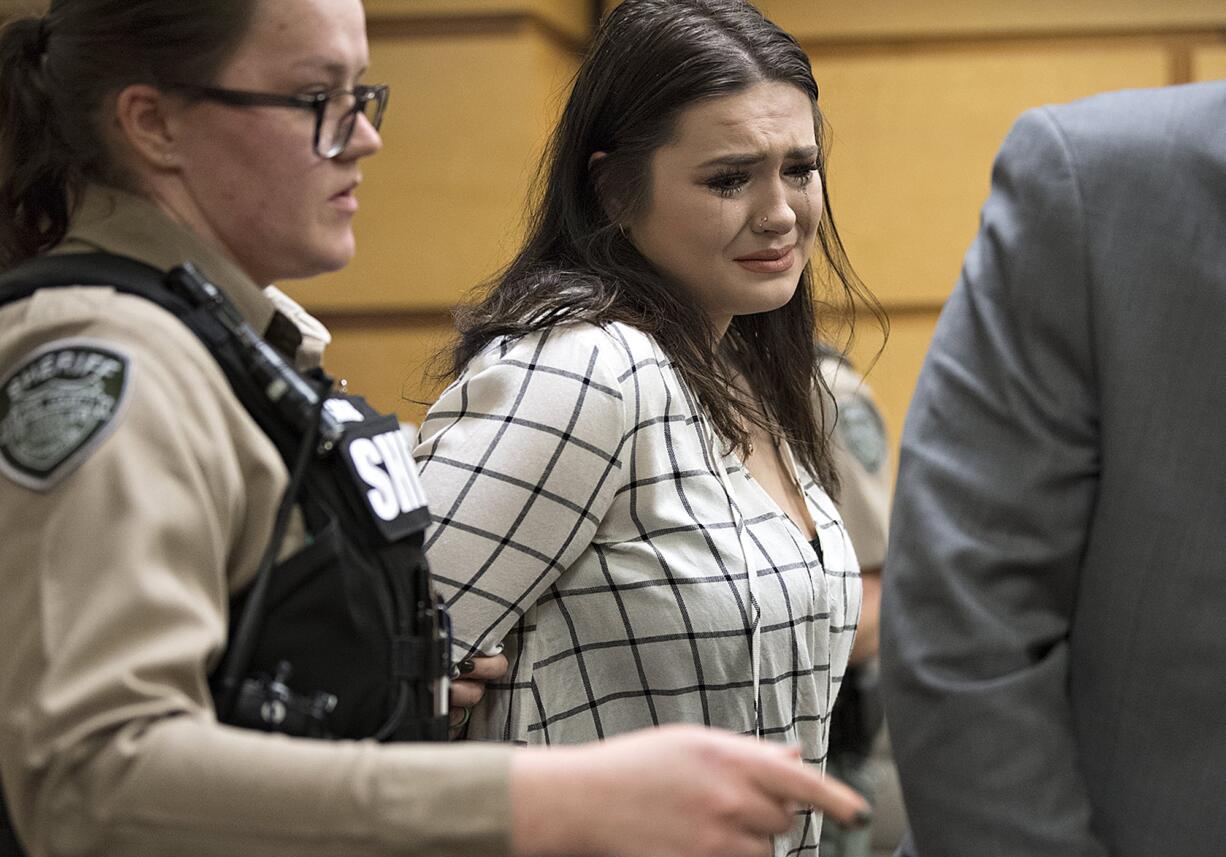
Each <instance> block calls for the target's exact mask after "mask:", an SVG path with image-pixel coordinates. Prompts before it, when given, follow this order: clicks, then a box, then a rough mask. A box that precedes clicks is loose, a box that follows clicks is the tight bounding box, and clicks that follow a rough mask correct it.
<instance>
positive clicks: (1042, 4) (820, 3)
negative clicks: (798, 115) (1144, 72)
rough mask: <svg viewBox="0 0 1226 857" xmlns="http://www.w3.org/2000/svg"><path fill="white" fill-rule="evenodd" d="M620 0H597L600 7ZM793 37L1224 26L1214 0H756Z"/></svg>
mask: <svg viewBox="0 0 1226 857" xmlns="http://www.w3.org/2000/svg"><path fill="white" fill-rule="evenodd" d="M620 2H621V0H603V6H604V8H605V9H606V10H608V9H612V8H613V7H614V6H616V5H618V3H620ZM755 5H756V6H757V7H758V8H759V9H761V10H762V11H763V12H764V13H765V14H766V15H767V17H769V18H771V20H773V21H775V22H776V23H777V24H779V26H781V27H783V28H784V29H785V30H787V31H788V32H790V33H792V34H793V35H795V36H796V37H797V38H798V39H800V40H802V41H804V40H812V39H817V38H821V39H842V40H846V39H855V40H881V39H887V40H892V39H908V40H909V39H916V38H922V39H931V38H945V37H954V38H968V37H983V36H987V37H991V38H999V37H1001V36H1002V35H1009V36H1015V35H1033V34H1036V33H1043V34H1050V33H1086V32H1090V33H1105V32H1110V33H1120V32H1147V33H1152V32H1159V31H1163V32H1169V31H1182V30H1203V29H1206V28H1212V27H1221V26H1226V6H1224V5H1223V4H1221V3H1220V2H1217V0H1163V2H1154V0H1076V2H1068V0H1026V2H1024V3H1002V2H1000V0H920V2H916V0H872V2H867V3H866V2H864V0H756V2H755Z"/></svg>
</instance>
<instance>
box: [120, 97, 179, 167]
mask: <svg viewBox="0 0 1226 857" xmlns="http://www.w3.org/2000/svg"><path fill="white" fill-rule="evenodd" d="M182 109H183V105H182V102H180V101H179V100H178V99H177V98H174V97H173V96H170V95H167V94H166V93H165V92H163V91H162V90H160V89H158V88H157V87H155V86H150V85H149V84H147V83H134V84H132V85H131V86H126V87H124V88H123V90H122V91H120V93H119V95H118V96H117V97H116V99H115V132H116V134H117V136H118V137H119V140H118V142H119V143H120V144H122V145H123V146H125V147H126V149H127V151H128V153H129V155H130V157H131V158H133V159H134V160H135V161H136V165H138V166H139V167H141V168H144V169H148V170H155V171H156V170H166V169H174V168H175V167H177V166H179V158H180V152H179V146H178V142H179V134H178V128H179V124H178V122H177V117H178V114H179V113H180V112H181V111H182Z"/></svg>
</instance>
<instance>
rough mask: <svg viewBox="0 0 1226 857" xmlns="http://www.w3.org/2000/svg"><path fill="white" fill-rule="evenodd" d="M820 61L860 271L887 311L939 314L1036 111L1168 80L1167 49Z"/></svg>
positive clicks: (848, 231) (834, 172)
mask: <svg viewBox="0 0 1226 857" xmlns="http://www.w3.org/2000/svg"><path fill="white" fill-rule="evenodd" d="M813 53H814V60H815V62H814V70H815V74H816V76H817V80H818V85H819V87H820V89H821V106H822V109H823V111H824V112H825V114H826V117H827V119H828V121H829V123H830V125H831V128H832V133H833V144H832V150H831V154H830V191H831V195H832V204H833V207H834V211H835V214H836V216H837V220H838V223H839V227H840V231H841V233H842V235H843V239H844V241H845V243H846V244H847V248H848V252H849V254H850V256H851V259H852V262H853V264H854V265H855V267H856V269H857V271H858V272H859V273H860V275H861V276H862V277H863V279H864V280H865V282H866V283H867V284H868V286H869V287H870V288H871V289H872V290H873V292H874V293H876V294H877V295H878V297H879V298H881V300H882V301H883V302H884V303H885V304H886V305H887V307H896V306H899V305H903V306H913V305H927V306H939V305H940V303H941V301H943V300H944V298H945V296H946V295H948V293H949V290H950V288H951V287H952V285H953V283H954V281H955V279H956V278H957V275H958V270H959V267H960V264H961V260H962V256H963V253H964V252H965V250H966V246H967V244H968V243H969V242H970V240H971V238H972V237H973V236H974V234H975V229H976V224H977V222H978V212H979V208H980V206H981V205H982V203H983V200H984V198H985V196H986V194H987V190H988V182H989V174H990V169H991V163H992V159H993V156H994V155H995V153H996V150H997V149H998V148H999V147H1000V143H1001V141H1002V140H1003V139H1004V137H1005V134H1006V133H1007V131H1008V129H1009V127H1010V126H1011V125H1012V123H1013V121H1014V120H1015V118H1016V117H1017V115H1018V114H1019V113H1020V112H1021V111H1022V110H1024V109H1026V108H1028V107H1033V106H1035V105H1039V104H1044V103H1048V102H1054V101H1068V100H1071V99H1074V98H1078V97H1080V96H1083V95H1089V94H1091V93H1094V92H1100V91H1103V90H1107V89H1117V88H1121V87H1127V86H1151V85H1158V84H1162V83H1164V82H1165V81H1166V76H1167V69H1168V61H1167V56H1166V54H1165V52H1164V51H1163V50H1162V49H1161V48H1158V47H1153V46H1146V45H1133V44H1130V43H1125V44H1122V45H1118V46H1116V45H1106V46H1101V47H1100V46H1097V45H1096V44H1094V43H1085V42H1080V41H1078V42H1076V43H1071V44H1070V43H1061V42H1055V43H1052V44H1036V45H1029V44H1027V45H1023V46H1016V47H1012V46H1011V47H1009V48H1008V49H999V48H997V49H988V48H975V49H961V50H939V51H927V50H925V51H898V52H894V51H883V52H875V51H874V52H864V53H861V52H858V51H854V50H853V51H839V50H834V49H829V50H825V51H822V52H820V53H819V52H813Z"/></svg>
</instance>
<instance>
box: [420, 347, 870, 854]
mask: <svg viewBox="0 0 1226 857" xmlns="http://www.w3.org/2000/svg"><path fill="white" fill-rule="evenodd" d="M722 449H723V448H722V446H721V445H720V444H719V443H718V442H717V441H716V439H715V436H714V434H713V433H712V430H711V429H710V427H709V423H708V421H707V420H706V419H705V418H704V417H703V416H702V414H701V413H700V411H699V410H698V408H697V402H696V400H695V399H694V398H693V397H692V396H691V395H690V393H689V391H688V390H687V388H686V387H685V385H684V384H683V383H682V382H681V379H680V377H679V376H678V375H677V373H676V372H675V371H674V370H673V369H672V367H671V365H670V363H669V361H668V359H667V358H666V357H665V355H664V354H663V352H661V351H660V349H659V347H658V346H657V345H656V343H655V341H654V340H653V339H652V338H651V337H649V336H647V335H646V334H643V333H642V332H640V331H637V330H635V329H633V328H630V327H627V326H624V325H617V324H614V325H610V326H608V327H607V328H603V329H602V328H597V327H594V326H592V325H586V324H572V325H563V326H559V327H556V328H553V329H551V330H549V331H546V332H544V333H541V334H536V335H533V336H529V337H525V338H522V339H520V340H518V341H515V342H510V343H508V342H501V343H496V344H494V345H492V346H490V348H488V349H487V350H486V351H485V352H484V353H483V354H481V355H479V356H478V357H477V358H476V359H475V360H474V361H473V362H472V363H471V364H470V366H469V367H468V369H467V371H466V372H465V373H464V375H463V376H462V377H461V378H460V379H458V380H457V381H456V382H455V383H454V384H452V385H451V386H450V387H449V388H448V389H447V390H446V391H444V393H443V394H442V396H441V397H440V398H439V400H438V402H437V403H436V404H435V405H434V407H433V408H432V409H431V411H430V413H429V414H428V415H427V417H426V420H425V422H424V423H423V425H422V428H421V435H420V443H419V446H418V448H417V451H416V454H417V458H418V462H419V464H420V466H421V471H422V479H423V480H424V483H425V487H426V492H427V494H428V496H429V497H430V505H431V510H432V511H433V513H434V517H435V522H436V525H437V526H436V527H435V529H434V530H433V532H432V533H431V534H430V537H429V539H428V540H427V543H426V549H427V552H428V556H429V559H430V563H431V567H432V569H433V570H434V573H435V575H436V578H437V581H438V586H439V589H440V591H441V592H442V594H443V596H444V597H445V598H446V599H447V601H448V603H449V604H450V605H451V610H452V615H453V619H454V624H455V633H456V647H455V652H454V655H455V657H456V658H457V659H459V658H463V657H467V656H468V655H470V654H472V653H473V652H476V651H486V652H490V651H494V650H495V649H496V648H497V646H498V645H499V644H500V643H503V644H504V645H505V652H506V654H507V656H508V658H509V659H510V662H511V669H510V672H509V673H508V676H507V679H506V680H505V681H504V682H503V683H500V684H496V685H492V686H491V689H490V692H489V693H488V694H487V695H486V698H485V700H484V701H483V702H482V704H481V705H480V706H479V707H478V708H477V710H475V711H474V712H473V717H472V720H471V725H470V737H475V738H487V739H496V740H504V741H513V742H518V743H531V744H549V743H566V744H571V743H578V742H581V741H588V740H592V739H597V738H603V737H607V736H610V735H614V734H618V733H621V732H626V731H629V730H632V729H636V728H640V727H643V726H651V725H656V724H661V723H673V722H689V723H706V724H710V725H713V726H720V727H723V728H726V729H731V730H733V731H735V732H741V733H745V734H754V733H755V732H756V733H758V734H760V735H762V736H763V737H766V738H769V739H772V740H778V741H789V742H796V743H798V744H799V745H800V746H801V747H802V748H803V752H804V755H805V757H806V758H807V759H808V760H809V761H811V762H814V763H819V764H820V763H824V760H825V748H826V731H827V719H828V716H829V712H830V706H831V704H832V703H833V699H834V694H835V691H836V689H837V686H838V684H839V682H840V681H841V679H842V674H843V670H844V667H845V665H846V662H847V656H848V653H849V651H850V648H851V642H852V636H853V634H854V631H855V622H856V618H857V616H858V615H859V609H860V583H859V572H858V568H857V565H856V560H855V555H854V553H853V552H852V549H851V546H850V542H849V540H848V538H847V536H846V533H845V531H844V529H843V524H842V522H841V521H840V520H839V518H838V514H837V512H836V511H835V509H834V505H833V504H832V503H831V501H830V499H829V498H828V497H827V496H826V495H825V493H824V492H823V491H822V490H821V489H820V488H819V487H818V486H817V485H816V484H815V482H814V481H813V479H812V478H811V477H809V476H808V474H805V473H801V474H800V478H801V482H802V485H803V488H804V491H805V495H806V498H807V500H808V505H809V511H810V513H811V514H812V516H813V520H814V522H815V523H816V524H817V527H818V530H819V538H820V543H821V553H822V559H821V560H819V558H818V555H817V553H816V552H815V551H814V550H813V548H812V547H811V546H810V545H809V544H808V543H807V542H806V540H805V538H804V536H803V535H802V534H801V533H800V531H799V530H797V529H796V527H795V526H794V525H793V524H792V522H791V521H790V520H788V519H787V517H786V516H785V515H784V514H783V513H782V512H781V511H780V510H779V509H778V507H777V506H776V505H775V504H774V502H773V501H772V500H770V498H769V497H768V496H767V494H766V492H765V491H764V490H763V489H762V488H761V487H759V486H758V485H757V484H756V483H754V482H753V480H752V478H751V477H750V476H749V474H748V472H747V471H746V470H745V469H744V468H743V466H742V465H741V463H740V462H739V460H737V459H736V457H735V456H732V455H725V454H723V452H722ZM721 468H722V470H723V473H722V474H721V472H720V469H721ZM747 569H748V570H750V571H752V573H753V574H754V575H755V580H754V586H753V587H752V589H753V591H752V592H751V591H750V590H751V587H750V585H749V582H750V581H749V575H748V573H747ZM755 636H756V637H757V638H758V643H757V645H758V646H759V648H760V652H759V658H758V660H759V680H758V682H757V685H758V686H757V700H756V702H757V704H756V705H755V698H754V678H753V675H754V665H753V660H754V659H753V655H752V651H753V646H754V637H755ZM815 821H816V819H815V818H812V817H810V816H809V815H808V814H805V815H804V817H803V818H802V819H798V822H797V827H796V829H795V831H794V832H793V835H791V836H789V837H785V838H781V839H780V840H779V842H778V843H777V851H778V853H780V854H812V853H815V852H816V843H817V839H818V825H817V824H816V823H815Z"/></svg>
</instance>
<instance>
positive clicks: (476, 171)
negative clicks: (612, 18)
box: [311, 21, 577, 312]
mask: <svg viewBox="0 0 1226 857" xmlns="http://www.w3.org/2000/svg"><path fill="white" fill-rule="evenodd" d="M373 32H374V33H375V35H374V37H373V38H372V45H371V71H370V74H369V75H368V77H369V78H370V79H371V80H382V81H387V82H388V83H390V84H391V86H392V100H391V101H390V103H389V106H388V114H387V117H386V118H385V120H384V126H383V138H384V149H383V151H382V152H381V153H380V154H379V155H378V156H376V157H374V158H371V159H369V160H367V161H366V162H365V165H364V167H363V172H364V175H365V181H364V183H363V185H362V187H361V189H360V190H359V198H360V201H361V206H362V208H361V210H360V211H359V214H358V219H357V221H356V230H357V236H358V242H359V248H360V249H359V253H358V256H357V259H356V260H355V261H354V262H353V264H351V265H350V266H349V267H348V268H347V269H345V270H344V271H341V272H339V273H337V274H333V275H329V276H327V277H323V278H320V284H319V288H318V289H312V297H311V307H312V309H313V310H319V311H321V312H329V311H339V310H355V311H366V310H371V309H392V308H406V307H411V308H414V309H429V310H438V309H446V308H447V307H449V306H451V305H453V304H454V303H455V302H456V301H458V300H459V299H460V298H461V296H462V295H463V294H464V293H465V292H466V291H467V290H468V289H470V288H471V287H472V286H473V285H475V284H476V283H478V282H479V281H481V280H483V279H484V278H486V277H488V276H489V275H490V274H491V273H492V272H494V271H495V270H496V269H497V268H498V267H500V266H501V265H502V264H503V263H504V262H505V261H506V260H507V258H508V256H509V254H510V253H511V252H512V250H513V249H514V248H515V246H516V244H517V243H518V240H519V236H520V231H519V229H518V224H519V221H520V216H521V213H522V211H523V203H524V199H525V194H526V190H527V188H528V185H529V181H530V179H531V177H532V175H533V174H534V171H535V169H536V166H537V163H538V161H539V155H540V152H541V149H542V147H543V145H544V141H545V137H546V135H547V129H548V127H549V126H550V125H551V123H552V121H553V118H554V115H555V113H556V109H557V105H558V103H559V100H558V99H559V93H560V92H561V91H562V89H563V87H564V85H565V83H566V81H567V80H568V79H569V76H570V75H571V74H572V73H573V71H574V68H575V65H576V62H577V61H576V59H575V57H574V55H573V53H572V52H571V51H570V50H569V49H567V48H566V47H565V46H560V45H557V44H555V43H554V42H553V40H552V39H550V38H549V36H548V34H547V33H543V32H542V31H540V30H539V29H537V28H536V27H534V26H532V25H531V23H530V22H528V21H519V22H511V23H509V24H506V25H497V26H493V27H489V28H481V29H478V30H477V31H476V32H474V33H466V32H463V30H462V28H461V29H458V30H457V31H456V32H451V33H442V34H430V35H419V34H415V33H413V32H410V33H409V34H407V35H402V34H399V33H393V34H392V35H388V36H382V35H379V34H378V30H373Z"/></svg>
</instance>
